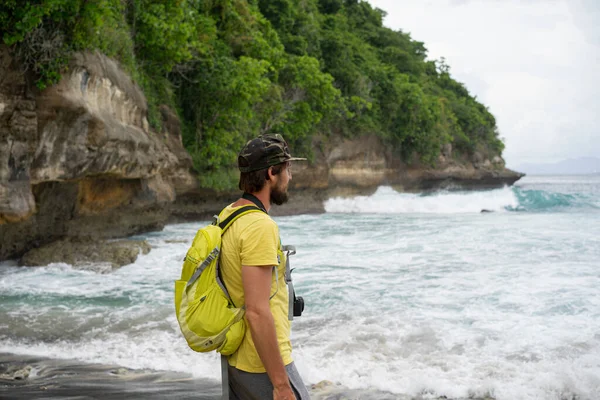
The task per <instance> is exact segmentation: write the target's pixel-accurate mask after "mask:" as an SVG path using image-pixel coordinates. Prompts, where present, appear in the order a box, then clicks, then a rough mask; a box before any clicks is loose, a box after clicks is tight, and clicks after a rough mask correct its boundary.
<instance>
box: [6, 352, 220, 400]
mask: <svg viewBox="0 0 600 400" xmlns="http://www.w3.org/2000/svg"><path fill="white" fill-rule="evenodd" d="M220 396H221V384H220V382H217V381H214V380H208V379H198V378H192V377H191V376H190V375H183V374H181V373H175V372H169V371H152V370H132V369H128V368H123V367H120V366H117V365H103V364H85V363H82V362H80V361H75V360H55V359H47V358H41V357H32V356H22V355H13V354H0V399H7V400H8V399H23V400H25V399H47V398H51V399H73V400H75V399H77V400H83V399H150V400H154V399H156V400H158V399H165V400H169V399H198V400H215V399H219V398H220Z"/></svg>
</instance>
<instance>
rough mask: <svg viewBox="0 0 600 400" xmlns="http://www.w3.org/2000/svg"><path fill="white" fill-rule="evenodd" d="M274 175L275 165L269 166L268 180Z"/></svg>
mask: <svg viewBox="0 0 600 400" xmlns="http://www.w3.org/2000/svg"><path fill="white" fill-rule="evenodd" d="M273 176H275V175H273V167H269V168H267V180H268V181H270V180H271V178H273Z"/></svg>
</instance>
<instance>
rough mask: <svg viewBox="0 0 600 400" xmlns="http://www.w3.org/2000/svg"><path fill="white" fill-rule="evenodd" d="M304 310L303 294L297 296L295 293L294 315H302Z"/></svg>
mask: <svg viewBox="0 0 600 400" xmlns="http://www.w3.org/2000/svg"><path fill="white" fill-rule="evenodd" d="M302 311H304V299H303V298H302V296H298V297H296V293H294V317H301V316H302Z"/></svg>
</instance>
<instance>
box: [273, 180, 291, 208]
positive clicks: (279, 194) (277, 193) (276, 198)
mask: <svg viewBox="0 0 600 400" xmlns="http://www.w3.org/2000/svg"><path fill="white" fill-rule="evenodd" d="M289 197H290V196H289V194H288V192H287V188H285V189H282V188H280V187H279V185H277V186H275V187H274V188H272V189H271V204H277V205H278V206H280V205H282V204H284V203H286V202H287V201H288V199H289Z"/></svg>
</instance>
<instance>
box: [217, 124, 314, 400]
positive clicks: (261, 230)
mask: <svg viewBox="0 0 600 400" xmlns="http://www.w3.org/2000/svg"><path fill="white" fill-rule="evenodd" d="M296 160H306V159H305V158H293V157H292V156H291V155H290V153H289V150H288V146H287V143H286V142H285V140H284V139H283V137H281V135H278V134H277V135H263V136H260V137H258V138H255V139H253V140H250V141H249V142H248V143H247V144H246V145H245V146H244V148H243V149H242V151H241V152H240V154H239V157H238V167H239V169H240V182H239V188H240V189H241V190H243V191H244V195H243V196H242V198H240V199H239V200H237V201H236V202H235V203H233V204H231V205H229V206H228V207H226V208H225V209H224V210H223V211H222V212H221V214H220V216H219V217H220V220H221V221H222V220H224V219H225V218H227V217H228V216H229V215H231V214H232V213H233V212H234V211H235V210H236V209H237V208H239V207H242V206H247V205H252V204H255V205H256V206H258V207H259V208H261V209H263V211H264V212H255V213H250V214H247V215H244V216H243V217H240V218H239V219H238V220H236V221H235V222H234V223H233V224H232V225H231V227H230V228H229V229H228V230H227V231H226V232H225V234H224V235H223V242H222V252H221V271H222V275H223V281H224V282H225V286H226V287H227V290H228V292H229V295H230V296H231V299H232V300H233V303H234V304H236V305H238V306H239V305H241V304H244V305H245V306H246V316H245V319H246V323H247V328H248V329H247V330H246V334H245V336H244V338H243V340H242V344H241V345H240V347H239V349H238V350H237V351H236V352H235V353H234V354H232V355H231V356H230V357H229V371H228V372H229V391H230V399H240V400H247V399H248V400H254V399H256V400H264V399H269V398H273V399H275V400H281V399H288V400H293V399H295V398H297V399H300V400H304V399H308V398H309V395H308V391H307V390H306V387H305V386H304V383H303V382H302V378H301V377H300V375H299V374H298V371H297V370H296V367H295V366H294V363H293V360H292V355H291V353H292V345H291V342H290V321H289V319H288V300H289V299H288V291H287V287H286V281H285V254H284V253H283V251H282V248H281V241H280V239H279V228H278V227H277V224H276V223H275V221H273V220H272V219H271V217H269V215H268V214H267V213H268V211H269V209H270V208H271V204H277V205H281V204H283V203H285V202H286V201H287V199H288V192H287V189H288V184H289V181H290V180H291V179H292V170H291V162H292V161H296Z"/></svg>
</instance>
